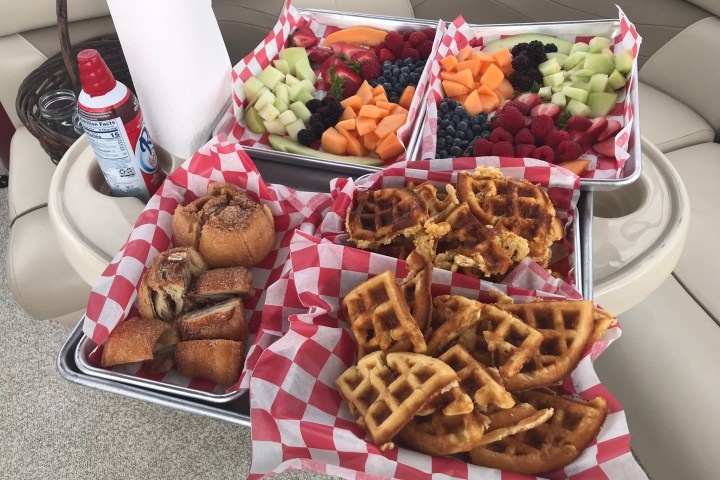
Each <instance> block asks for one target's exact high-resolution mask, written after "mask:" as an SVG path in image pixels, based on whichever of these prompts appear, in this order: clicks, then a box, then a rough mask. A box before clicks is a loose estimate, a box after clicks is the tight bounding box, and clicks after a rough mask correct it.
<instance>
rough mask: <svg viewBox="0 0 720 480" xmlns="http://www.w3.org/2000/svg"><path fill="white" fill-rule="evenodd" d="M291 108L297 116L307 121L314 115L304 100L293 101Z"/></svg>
mask: <svg viewBox="0 0 720 480" xmlns="http://www.w3.org/2000/svg"><path fill="white" fill-rule="evenodd" d="M290 110H292V111H293V113H294V114H295V116H296V117H297V118H299V119H300V120H302V121H303V122H307V121H308V120H309V119H310V115H312V113H311V112H310V110H308V108H307V107H306V106H305V104H304V103H302V102H295V103H291V104H290Z"/></svg>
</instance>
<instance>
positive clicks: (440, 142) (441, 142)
mask: <svg viewBox="0 0 720 480" xmlns="http://www.w3.org/2000/svg"><path fill="white" fill-rule="evenodd" d="M444 146H445V139H444V138H443V137H441V136H440V132H438V139H437V148H443V147H444Z"/></svg>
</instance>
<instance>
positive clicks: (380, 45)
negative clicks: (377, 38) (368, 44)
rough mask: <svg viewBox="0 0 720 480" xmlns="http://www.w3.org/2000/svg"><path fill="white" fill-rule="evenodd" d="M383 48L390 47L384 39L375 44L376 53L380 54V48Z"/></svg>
mask: <svg viewBox="0 0 720 480" xmlns="http://www.w3.org/2000/svg"><path fill="white" fill-rule="evenodd" d="M383 48H388V46H387V43H385V42H384V41H383V42H380V43H378V44H377V45H375V48H374V49H373V50H374V51H375V55H376V56H379V55H380V50H382V49H383Z"/></svg>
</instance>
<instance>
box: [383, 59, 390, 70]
mask: <svg viewBox="0 0 720 480" xmlns="http://www.w3.org/2000/svg"><path fill="white" fill-rule="evenodd" d="M390 66H392V62H391V61H390V60H385V61H384V62H383V68H385V67H390Z"/></svg>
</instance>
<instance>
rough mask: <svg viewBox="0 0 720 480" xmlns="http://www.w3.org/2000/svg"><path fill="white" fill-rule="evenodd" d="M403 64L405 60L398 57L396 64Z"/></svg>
mask: <svg viewBox="0 0 720 480" xmlns="http://www.w3.org/2000/svg"><path fill="white" fill-rule="evenodd" d="M402 64H403V61H402V59H401V58H398V59H397V60H395V65H397V66H398V67H399V66H401V65H402Z"/></svg>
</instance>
